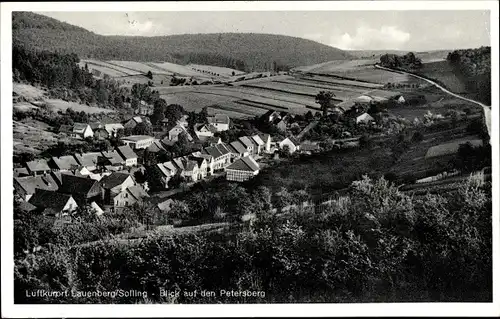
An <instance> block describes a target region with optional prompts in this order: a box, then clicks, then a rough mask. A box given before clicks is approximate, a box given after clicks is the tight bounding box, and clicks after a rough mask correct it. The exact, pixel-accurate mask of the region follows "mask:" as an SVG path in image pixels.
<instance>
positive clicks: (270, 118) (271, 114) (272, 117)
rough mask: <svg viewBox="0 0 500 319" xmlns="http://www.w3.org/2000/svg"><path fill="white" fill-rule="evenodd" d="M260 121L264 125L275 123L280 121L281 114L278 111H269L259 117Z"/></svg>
mask: <svg viewBox="0 0 500 319" xmlns="http://www.w3.org/2000/svg"><path fill="white" fill-rule="evenodd" d="M261 120H262V121H263V122H265V123H275V121H277V120H281V114H280V113H279V112H278V111H273V110H269V111H267V112H266V113H265V114H264V115H262V116H261Z"/></svg>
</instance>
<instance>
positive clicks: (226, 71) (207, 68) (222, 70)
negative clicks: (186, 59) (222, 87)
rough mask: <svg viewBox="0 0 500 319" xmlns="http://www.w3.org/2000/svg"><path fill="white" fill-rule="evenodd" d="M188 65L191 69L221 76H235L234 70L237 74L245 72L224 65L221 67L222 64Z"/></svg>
mask: <svg viewBox="0 0 500 319" xmlns="http://www.w3.org/2000/svg"><path fill="white" fill-rule="evenodd" d="M186 67H187V68H191V69H193V68H194V69H197V70H204V71H208V72H214V73H216V74H219V75H220V76H227V77H231V76H233V72H234V75H235V76H237V75H243V74H245V72H242V71H240V70H235V69H230V68H224V67H220V66H213V65H201V64H188V65H186Z"/></svg>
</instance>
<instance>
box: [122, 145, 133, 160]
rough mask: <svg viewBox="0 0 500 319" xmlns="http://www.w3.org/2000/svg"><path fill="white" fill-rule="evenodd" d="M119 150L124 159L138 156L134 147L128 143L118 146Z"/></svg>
mask: <svg viewBox="0 0 500 319" xmlns="http://www.w3.org/2000/svg"><path fill="white" fill-rule="evenodd" d="M117 149H118V152H119V153H120V154H121V155H122V157H123V158H124V159H126V160H127V159H131V158H137V154H135V153H134V151H133V150H132V148H130V146H128V145H123V146H118V147H117Z"/></svg>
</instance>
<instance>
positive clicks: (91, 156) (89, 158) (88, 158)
mask: <svg viewBox="0 0 500 319" xmlns="http://www.w3.org/2000/svg"><path fill="white" fill-rule="evenodd" d="M99 156H102V154H101V153H97V152H93V153H83V154H75V158H76V161H77V162H78V164H79V165H81V166H83V167H85V168H86V169H88V170H89V171H91V172H92V171H94V170H96V169H97V159H98V157H99Z"/></svg>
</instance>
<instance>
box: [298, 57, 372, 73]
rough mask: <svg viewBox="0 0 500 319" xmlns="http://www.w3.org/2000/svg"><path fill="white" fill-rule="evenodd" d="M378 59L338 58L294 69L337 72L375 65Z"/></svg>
mask: <svg viewBox="0 0 500 319" xmlns="http://www.w3.org/2000/svg"><path fill="white" fill-rule="evenodd" d="M376 62H378V60H376V59H359V60H347V61H345V60H337V61H329V62H324V63H319V64H315V65H309V66H300V67H297V68H294V70H297V71H302V72H317V73H332V72H333V73H335V72H343V71H345V70H352V69H353V68H357V67H362V66H366V65H373V64H375V63H376Z"/></svg>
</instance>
